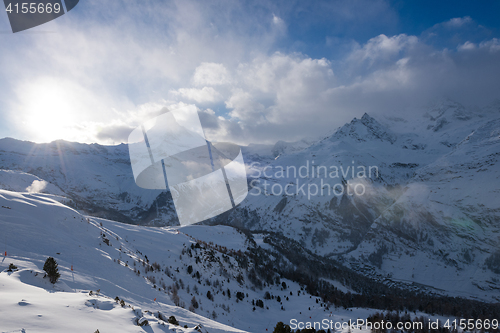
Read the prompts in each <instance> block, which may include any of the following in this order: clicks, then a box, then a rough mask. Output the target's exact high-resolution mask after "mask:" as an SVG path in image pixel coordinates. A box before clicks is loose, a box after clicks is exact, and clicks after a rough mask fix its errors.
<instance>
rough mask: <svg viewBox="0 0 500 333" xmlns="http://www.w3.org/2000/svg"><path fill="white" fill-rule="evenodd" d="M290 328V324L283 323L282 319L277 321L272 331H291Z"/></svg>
mask: <svg viewBox="0 0 500 333" xmlns="http://www.w3.org/2000/svg"><path fill="white" fill-rule="evenodd" d="M291 332H292V329H291V328H290V326H288V325H285V324H283V322H282V321H279V322H278V323H277V324H276V327H275V328H274V331H273V333H291Z"/></svg>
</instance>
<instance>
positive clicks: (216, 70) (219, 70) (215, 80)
mask: <svg viewBox="0 0 500 333" xmlns="http://www.w3.org/2000/svg"><path fill="white" fill-rule="evenodd" d="M230 81H231V80H230V78H229V73H228V71H227V69H226V67H224V65H223V64H216V63H209V62H204V63H202V64H201V65H200V66H198V67H196V69H195V72H194V75H193V83H194V85H196V86H204V85H210V86H216V85H223V84H228V83H230Z"/></svg>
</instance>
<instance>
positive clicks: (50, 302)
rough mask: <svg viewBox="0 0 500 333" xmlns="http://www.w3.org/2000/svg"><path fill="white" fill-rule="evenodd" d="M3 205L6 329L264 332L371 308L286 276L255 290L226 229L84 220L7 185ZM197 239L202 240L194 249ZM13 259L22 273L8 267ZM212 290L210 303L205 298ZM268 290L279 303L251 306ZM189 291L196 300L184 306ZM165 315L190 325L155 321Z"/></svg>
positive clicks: (239, 241)
mask: <svg viewBox="0 0 500 333" xmlns="http://www.w3.org/2000/svg"><path fill="white" fill-rule="evenodd" d="M0 206H1V207H2V208H1V209H0V229H1V230H2V238H3V239H2V240H1V244H2V245H1V247H2V250H4V251H6V252H7V257H5V256H2V260H1V261H0V271H2V272H1V273H0V299H1V301H0V330H2V331H7V332H11V331H21V329H24V330H25V331H26V332H30V331H36V332H53V331H54V330H57V331H68V330H70V329H71V331H74V332H89V331H90V332H93V331H95V330H96V329H99V330H100V331H101V332H106V331H117V330H119V331H120V332H137V331H141V329H140V328H139V327H138V326H137V325H136V320H138V319H141V318H145V319H147V320H148V322H149V326H148V327H146V328H145V330H146V331H147V332H170V331H172V332H197V331H195V330H194V328H195V327H200V326H199V325H200V324H201V327H202V328H203V329H202V332H215V333H217V332H263V331H265V330H266V329H268V330H270V331H272V329H273V327H274V326H275V324H276V322H277V321H278V320H282V321H284V322H289V320H290V319H292V318H301V319H302V320H306V319H309V318H313V319H316V320H322V319H323V318H324V317H328V318H330V317H331V318H337V319H338V320H341V319H342V320H348V319H347V318H352V319H354V318H355V316H357V315H359V314H360V313H361V314H363V316H367V314H368V313H369V312H371V311H372V310H363V309H360V310H357V312H355V313H352V312H351V311H350V310H342V311H340V310H339V311H335V314H332V311H328V310H327V309H326V308H325V307H324V306H323V304H322V303H318V302H317V300H316V298H315V297H311V296H310V295H308V294H307V293H305V292H302V293H301V292H299V291H303V289H302V288H301V287H300V286H299V285H298V284H296V283H293V282H291V281H288V280H283V282H285V281H286V283H287V288H286V290H283V288H282V287H281V285H279V286H268V287H267V288H266V289H264V290H260V289H256V288H255V287H253V286H252V285H251V284H249V283H248V282H245V281H247V277H246V271H245V270H244V269H242V268H241V267H240V265H239V264H238V262H237V261H236V260H235V256H236V254H235V253H237V252H238V251H239V250H245V249H246V248H247V246H248V244H249V242H248V239H247V237H245V236H244V235H242V234H240V233H239V232H238V231H236V230H235V229H233V228H230V227H223V226H220V227H206V226H190V227H184V228H179V229H177V228H150V227H141V226H133V225H127V224H122V223H118V222H113V221H109V220H103V219H97V218H92V217H85V216H83V215H81V214H79V213H78V212H76V211H75V210H73V209H71V208H69V207H66V206H64V205H62V204H60V203H59V202H57V201H55V200H53V199H52V197H51V196H50V195H45V194H29V193H15V192H9V191H5V190H0ZM105 240H108V242H109V244H110V245H106V242H105ZM197 243H198V244H201V247H198V246H197V247H194V246H192V245H195V244H197ZM205 243H207V245H204V244H205ZM208 243H211V244H208ZM207 246H208V247H207ZM212 248H217V249H219V250H220V251H218V250H213V249H212ZM4 251H2V252H4ZM228 251H229V252H228ZM233 251H234V252H233ZM2 254H3V253H2ZM49 256H52V257H54V258H55V259H56V260H57V262H58V264H59V272H60V273H61V278H60V279H59V281H58V282H57V283H56V284H55V285H51V284H50V283H49V282H48V280H47V279H44V278H43V275H44V274H43V271H42V270H41V268H42V267H43V263H44V261H45V259H46V258H47V257H49ZM11 263H12V264H14V265H16V266H17V268H18V270H14V272H8V271H6V269H7V268H8V266H9V264H11ZM188 266H192V267H193V272H192V273H188ZM148 267H149V269H148ZM71 268H73V270H71ZM137 270H139V271H140V273H139V274H138V273H136V271H137ZM195 272H199V273H200V277H195V275H196V274H195ZM242 273H243V274H242ZM238 275H241V276H242V280H241V281H240V282H238V281H237V280H238V279H237V276H238ZM174 289H176V292H174ZM227 290H231V294H232V295H231V296H229V295H228V293H227ZM90 291H92V295H89V293H90ZM208 291H211V293H212V295H213V300H209V299H208V298H207V296H206V295H207V292H208ZM238 291H241V292H242V293H243V294H242V299H241V300H238V299H237V292H238ZM265 291H268V292H270V293H271V294H274V295H281V297H282V298H283V300H282V301H281V303H280V302H277V301H276V300H265V301H264V302H265V303H264V304H265V305H264V306H265V308H263V309H261V308H259V307H257V309H256V310H252V308H253V307H254V306H253V305H252V304H251V303H252V300H256V299H264V293H265ZM174 294H177V295H178V297H179V298H178V299H177V300H176V298H175V296H174ZM292 294H293V296H292ZM299 294H300V295H299ZM115 297H118V299H119V300H120V301H121V300H123V301H124V302H125V303H124V306H122V305H120V304H119V303H118V302H117V301H115ZM193 297H195V299H196V300H197V302H198V304H199V307H197V308H196V309H192V311H189V310H188V309H187V308H188V307H189V305H190V302H191V299H192V298H193ZM273 297H274V296H273ZM285 298H288V299H287V300H286V301H285ZM176 304H177V305H179V306H176ZM282 305H283V306H284V309H283V310H282V309H281V306H282ZM308 309H310V310H308ZM304 311H307V315H306V314H305V313H304ZM158 312H160V313H161V316H160V315H158ZM365 314H366V315H365ZM171 315H174V316H175V317H176V318H177V320H178V321H179V322H180V324H181V326H184V325H187V326H188V327H189V328H188V329H183V328H182V327H179V326H174V325H171V324H168V323H167V322H165V320H162V319H161V318H163V319H165V318H168V317H169V316H171ZM209 318H211V319H209ZM214 318H215V320H214Z"/></svg>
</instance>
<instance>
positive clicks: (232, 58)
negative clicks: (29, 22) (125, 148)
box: [0, 0, 500, 144]
mask: <svg viewBox="0 0 500 333" xmlns="http://www.w3.org/2000/svg"><path fill="white" fill-rule="evenodd" d="M311 6H312V7H311ZM313 7H314V8H313ZM370 8H371V10H367V9H370ZM311 11H314V12H315V13H316V14H318V16H317V20H318V21H321V22H326V21H327V20H335V25H329V26H328V28H329V29H330V30H331V31H332V33H333V34H332V35H330V36H323V37H324V38H323V39H322V40H318V41H315V42H314V43H315V45H317V47H312V46H311V44H304V43H306V42H305V41H307V40H313V39H314V38H315V36H314V35H301V33H300V31H305V30H307V29H306V28H308V29H309V28H310V27H311V26H314V22H313V20H312V18H311V15H308V14H307V13H309V12H311ZM380 18H384V20H380ZM361 20H364V21H363V22H364V24H363V27H364V29H365V30H363V31H361V30H360V29H362V27H359V26H360V21H361ZM324 24H326V23H324ZM395 24H397V17H396V15H395V13H394V11H393V10H392V9H391V7H390V6H389V5H388V4H387V3H386V2H385V1H354V2H353V1H351V2H348V1H346V2H343V1H339V2H338V3H336V6H330V5H328V2H318V4H316V5H310V4H309V5H308V4H300V3H298V2H283V3H281V2H277V3H274V4H268V3H266V2H257V3H254V4H250V3H248V2H245V1H242V2H232V1H218V2H214V3H211V4H207V3H205V2H201V1H168V2H161V3H159V2H155V3H148V4H147V5H145V4H144V3H134V2H127V1H116V2H112V3H106V5H105V6H103V5H102V3H101V2H99V1H97V0H89V1H87V2H85V3H84V4H83V3H82V4H80V5H79V6H78V7H77V8H75V14H74V15H65V16H64V17H62V18H61V19H59V20H55V21H53V22H51V23H48V24H47V25H45V26H44V28H43V29H46V30H51V31H54V33H46V34H45V33H39V34H24V35H15V36H10V35H9V36H1V37H0V38H2V39H4V40H5V41H6V43H4V45H7V47H5V48H3V49H2V51H1V52H0V59H1V62H2V63H3V64H9V66H2V67H1V68H0V77H1V79H0V88H1V89H0V117H1V119H2V120H3V122H2V124H1V125H0V133H1V134H3V135H0V136H7V135H10V136H14V137H17V138H21V139H28V140H34V141H38V142H43V141H51V140H54V139H61V138H62V139H66V140H73V141H80V142H99V143H104V144H111V143H120V142H126V139H127V136H128V134H129V133H130V131H131V130H132V129H133V128H135V127H136V126H138V125H139V124H140V123H142V122H143V121H145V120H147V119H149V118H151V117H153V116H154V115H155V114H158V112H161V110H162V109H163V108H165V107H167V108H172V107H176V105H179V103H181V104H182V103H184V104H195V105H196V106H197V107H198V108H199V110H200V117H201V119H202V122H203V124H204V126H205V127H206V128H207V136H208V137H209V138H210V139H212V140H217V141H231V142H236V143H239V144H248V143H251V142H252V143H272V142H275V141H277V140H297V139H299V138H302V137H307V136H316V135H318V134H320V133H328V132H331V131H333V130H334V129H335V128H337V127H338V126H341V125H342V124H344V123H345V122H347V121H349V120H350V119H352V118H353V117H355V116H360V115H362V114H363V113H364V112H368V113H370V114H372V115H377V114H384V113H386V112H401V113H404V112H406V111H405V110H407V108H408V107H411V106H415V105H422V104H425V103H426V102H428V101H430V100H432V99H435V98H440V97H447V98H451V99H455V100H457V101H459V102H462V103H464V104H467V105H480V106H482V105H485V104H488V103H490V102H491V101H492V100H493V99H495V98H498V97H500V96H499V93H498V87H499V86H500V40H499V39H498V38H496V37H494V36H493V35H492V32H491V31H490V30H488V29H487V27H483V26H481V25H480V24H478V23H476V22H475V21H474V18H471V17H469V16H465V17H456V18H450V19H449V20H447V21H444V22H440V23H437V24H435V25H434V26H432V27H429V28H428V29H427V30H425V31H422V33H421V34H420V35H418V36H417V35H407V34H403V33H397V34H376V35H371V36H369V37H368V38H365V39H362V38H361V39H360V38H353V36H349V35H346V33H345V31H344V29H346V28H347V27H351V28H352V29H353V30H356V29H357V30H358V35H360V34H361V35H363V34H365V35H366V34H368V32H369V31H377V30H380V29H388V30H392V28H390V27H392V26H394V25H395ZM301 27H302V28H303V29H302V30H300V29H301ZM354 27H356V28H354ZM387 27H389V28H387ZM40 29H41V28H40ZM304 34H305V33H304ZM339 36H340V37H339ZM7 38H9V39H8V40H7ZM318 49H320V50H321V51H318ZM317 54H321V56H318V55H317Z"/></svg>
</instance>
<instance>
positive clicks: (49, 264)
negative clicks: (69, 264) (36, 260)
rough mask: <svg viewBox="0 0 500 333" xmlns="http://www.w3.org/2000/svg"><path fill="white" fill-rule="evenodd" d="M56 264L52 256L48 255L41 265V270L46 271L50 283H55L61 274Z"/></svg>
mask: <svg viewBox="0 0 500 333" xmlns="http://www.w3.org/2000/svg"><path fill="white" fill-rule="evenodd" d="M57 266H58V265H57V262H56V261H55V259H54V258H52V257H48V258H47V260H45V264H44V265H43V270H44V271H45V272H46V273H47V276H48V277H49V279H50V282H51V283H52V284H54V283H56V282H57V280H58V279H59V277H60V276H61V274H59V270H58V269H57Z"/></svg>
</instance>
